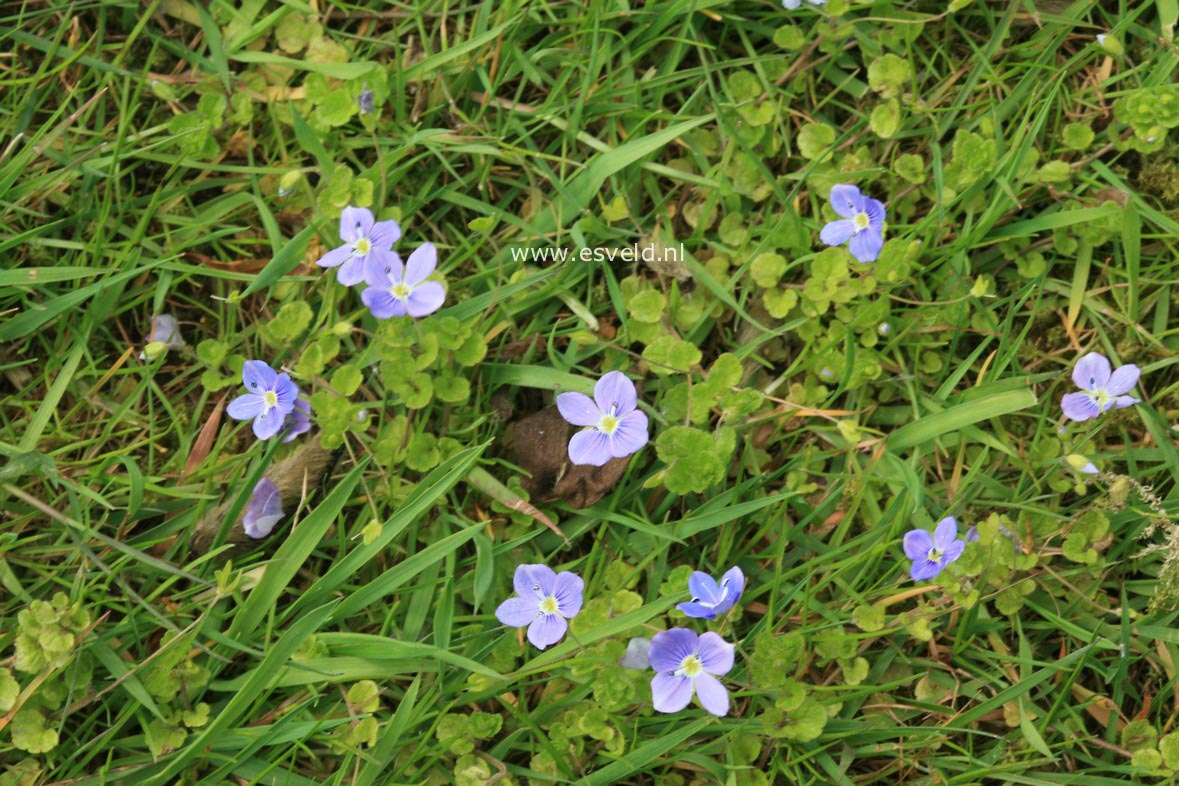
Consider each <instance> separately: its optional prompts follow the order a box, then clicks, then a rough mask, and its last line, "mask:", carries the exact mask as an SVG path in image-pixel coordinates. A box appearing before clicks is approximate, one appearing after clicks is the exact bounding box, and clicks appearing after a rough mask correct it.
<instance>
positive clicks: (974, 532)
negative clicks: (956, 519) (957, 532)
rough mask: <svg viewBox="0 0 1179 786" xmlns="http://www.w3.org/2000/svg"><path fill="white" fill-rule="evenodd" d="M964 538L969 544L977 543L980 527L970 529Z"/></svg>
mask: <svg viewBox="0 0 1179 786" xmlns="http://www.w3.org/2000/svg"><path fill="white" fill-rule="evenodd" d="M963 537H964V538H966V542H967V543H977V542H978V537H979V535H978V527H971V528H970V529H968V530H966V534H965V535H963Z"/></svg>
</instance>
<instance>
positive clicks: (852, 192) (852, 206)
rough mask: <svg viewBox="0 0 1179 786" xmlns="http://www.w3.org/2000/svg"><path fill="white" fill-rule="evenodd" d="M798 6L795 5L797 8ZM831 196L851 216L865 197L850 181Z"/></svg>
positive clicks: (838, 210)
mask: <svg viewBox="0 0 1179 786" xmlns="http://www.w3.org/2000/svg"><path fill="white" fill-rule="evenodd" d="M797 7H798V6H795V8H797ZM829 198H830V200H831V209H832V210H834V211H835V213H836V215H840V216H843V217H844V218H851V217H853V216H854V215H855V214H856V213H859V212H860V207H861V202H862V201H863V198H864V197H863V194H861V193H860V189H858V188H856V187H855V186H853V185H851V184H849V183H839V184H838V185H834V186H831V196H830V197H829ZM844 240H846V238H844ZM844 240H841V241H839V243H842V242H844ZM824 242H826V241H824ZM839 243H831V244H830V245H833V246H837V245H839Z"/></svg>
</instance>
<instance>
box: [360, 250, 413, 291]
mask: <svg viewBox="0 0 1179 786" xmlns="http://www.w3.org/2000/svg"><path fill="white" fill-rule="evenodd" d="M368 257H369V261H368V263H367V264H366V265H365V266H364V267H365V272H364V279H365V281H367V282H368V283H369V285H370V286H374V287H379V288H380V289H389V288H390V287H392V286H393V285H394V284H396V283H398V282H400V281H401V279H403V278H404V277H405V265H403V264H402V263H401V257H400V256H398V255H397V252H396V251H385V252H382V253H381V254H380V255H379V256H376V255H373V254H369V255H368Z"/></svg>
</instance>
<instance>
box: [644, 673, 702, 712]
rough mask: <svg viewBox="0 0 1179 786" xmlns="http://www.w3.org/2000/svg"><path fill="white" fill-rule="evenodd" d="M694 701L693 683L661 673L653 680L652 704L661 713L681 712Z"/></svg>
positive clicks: (681, 677) (682, 677)
mask: <svg viewBox="0 0 1179 786" xmlns="http://www.w3.org/2000/svg"><path fill="white" fill-rule="evenodd" d="M691 700H692V681H691V680H690V679H688V678H687V677H684V676H679V677H677V676H676V675H674V674H669V673H667V672H661V673H659V674H656V675H655V677H654V679H652V680H651V703H652V704H653V705H654V706H655V709H656V710H657V711H659V712H679V711H680V710H682V709H683V708H684V707H687V706H688V702H690V701H691Z"/></svg>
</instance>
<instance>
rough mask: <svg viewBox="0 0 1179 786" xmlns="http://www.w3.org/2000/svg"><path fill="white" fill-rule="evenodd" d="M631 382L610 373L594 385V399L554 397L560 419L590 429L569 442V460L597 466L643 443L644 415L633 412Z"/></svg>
mask: <svg viewBox="0 0 1179 786" xmlns="http://www.w3.org/2000/svg"><path fill="white" fill-rule="evenodd" d="M638 403H639V400H638V396H637V394H636V393H635V383H633V382H631V381H630V380H629V379H627V378H626V375H625V374H623V373H622V372H621V371H611V372H610V373H609V374H606V375H605V376H603V377H602V378H601V379H599V380H598V382H597V384H595V385H594V397H593V398H592V399H591V398H590V397H589V396H587V395H585V394H584V393H562V394H561V395H559V396H557V409H558V410H560V412H561V417H563V418H565V420H567V421H569V422H570V423H572V424H573V425H575V426H590V427H591V428H587V429H584V430H582V431H579V432H577V433H576V434H574V435H573V439H571V440H569V460H570V461H572V462H573V463H574V464H592V465H593V466H595V467H600V466H602V465H603V464H605V463H606V462H608V461H609V460H610V459H612V458H622V457H623V456H629V455H630V454H632V453H634V452H636V451H638V450H639V448H641V447H643V445H646V444H647V439H648V436H647V416H646V415H645V414H644V413H643V412H642V411H640V410H638V409H636V407H637V406H638Z"/></svg>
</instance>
